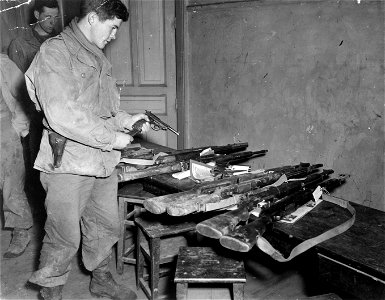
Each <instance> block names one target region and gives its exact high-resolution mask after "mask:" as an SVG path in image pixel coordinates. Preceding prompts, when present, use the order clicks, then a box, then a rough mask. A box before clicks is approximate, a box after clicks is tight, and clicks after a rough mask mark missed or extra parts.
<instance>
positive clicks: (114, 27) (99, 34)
mask: <svg viewBox="0 0 385 300" xmlns="http://www.w3.org/2000/svg"><path fill="white" fill-rule="evenodd" d="M93 17H94V21H93V22H92V29H91V36H90V38H91V42H92V43H93V44H95V45H96V46H97V47H98V48H99V49H104V47H105V46H106V45H107V44H108V43H109V42H110V41H111V40H114V39H115V38H116V34H117V32H118V28H119V26H120V24H122V20H121V19H118V18H116V17H115V18H114V19H111V20H105V21H100V20H99V17H98V16H97V15H96V14H95V15H94V16H93Z"/></svg>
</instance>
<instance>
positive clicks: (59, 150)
mask: <svg viewBox="0 0 385 300" xmlns="http://www.w3.org/2000/svg"><path fill="white" fill-rule="evenodd" d="M48 141H49V144H50V146H51V149H52V154H53V166H54V168H59V167H60V166H61V160H62V157H63V152H64V148H65V145H66V142H67V138H66V137H64V136H62V135H60V134H58V133H56V132H54V131H49V132H48Z"/></svg>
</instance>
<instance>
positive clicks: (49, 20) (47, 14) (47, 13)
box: [35, 6, 59, 34]
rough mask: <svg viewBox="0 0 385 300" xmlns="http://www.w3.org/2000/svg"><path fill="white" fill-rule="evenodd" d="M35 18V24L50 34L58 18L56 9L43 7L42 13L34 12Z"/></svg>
mask: <svg viewBox="0 0 385 300" xmlns="http://www.w3.org/2000/svg"><path fill="white" fill-rule="evenodd" d="M35 17H36V20H37V23H38V24H39V26H40V27H41V29H43V31H44V32H46V33H48V34H49V33H52V31H53V30H54V28H55V24H56V22H57V20H58V18H59V9H58V8H49V7H45V6H44V7H43V11H42V12H40V13H39V12H38V11H35Z"/></svg>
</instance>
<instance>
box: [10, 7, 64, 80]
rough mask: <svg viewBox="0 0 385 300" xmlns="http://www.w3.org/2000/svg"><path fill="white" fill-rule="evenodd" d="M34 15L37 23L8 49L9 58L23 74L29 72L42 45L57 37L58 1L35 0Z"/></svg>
mask: <svg viewBox="0 0 385 300" xmlns="http://www.w3.org/2000/svg"><path fill="white" fill-rule="evenodd" d="M33 14H34V16H35V18H36V22H35V23H34V24H33V25H32V26H31V27H29V28H28V29H27V30H26V31H25V32H24V34H23V36H20V37H17V38H15V39H14V40H12V41H11V43H10V45H9V48H8V56H9V58H10V59H11V60H13V61H14V63H15V64H16V65H17V66H18V67H19V69H20V70H21V71H22V72H23V73H25V72H26V71H27V70H28V68H29V66H30V64H31V62H32V60H33V58H34V57H35V55H36V53H37V51H39V49H40V46H41V44H42V43H43V42H44V41H45V40H47V39H48V38H50V37H53V36H55V35H56V33H55V25H56V22H57V20H58V17H59V5H58V3H57V0H35V6H34V8H33Z"/></svg>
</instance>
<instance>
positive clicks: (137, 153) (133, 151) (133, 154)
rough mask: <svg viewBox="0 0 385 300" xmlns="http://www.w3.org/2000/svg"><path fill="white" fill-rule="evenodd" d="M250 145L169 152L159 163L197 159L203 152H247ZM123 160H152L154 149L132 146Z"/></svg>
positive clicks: (123, 155) (126, 151) (241, 144)
mask: <svg viewBox="0 0 385 300" xmlns="http://www.w3.org/2000/svg"><path fill="white" fill-rule="evenodd" d="M248 146H249V144H248V143H247V142H246V143H234V144H228V145H223V146H205V147H198V148H190V149H182V150H175V151H172V153H171V152H168V154H167V155H165V156H160V157H158V159H157V161H159V164H160V163H167V162H174V161H181V160H189V159H197V158H199V156H200V153H201V152H202V151H203V150H206V149H211V150H212V152H214V153H215V154H229V153H234V152H239V151H243V150H246V148H247V147H248ZM121 152H122V154H121V157H122V158H141V159H152V158H153V156H154V153H153V150H152V149H143V148H140V147H139V148H135V147H134V148H133V147H131V145H130V146H129V147H127V148H124V149H122V150H121Z"/></svg>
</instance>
